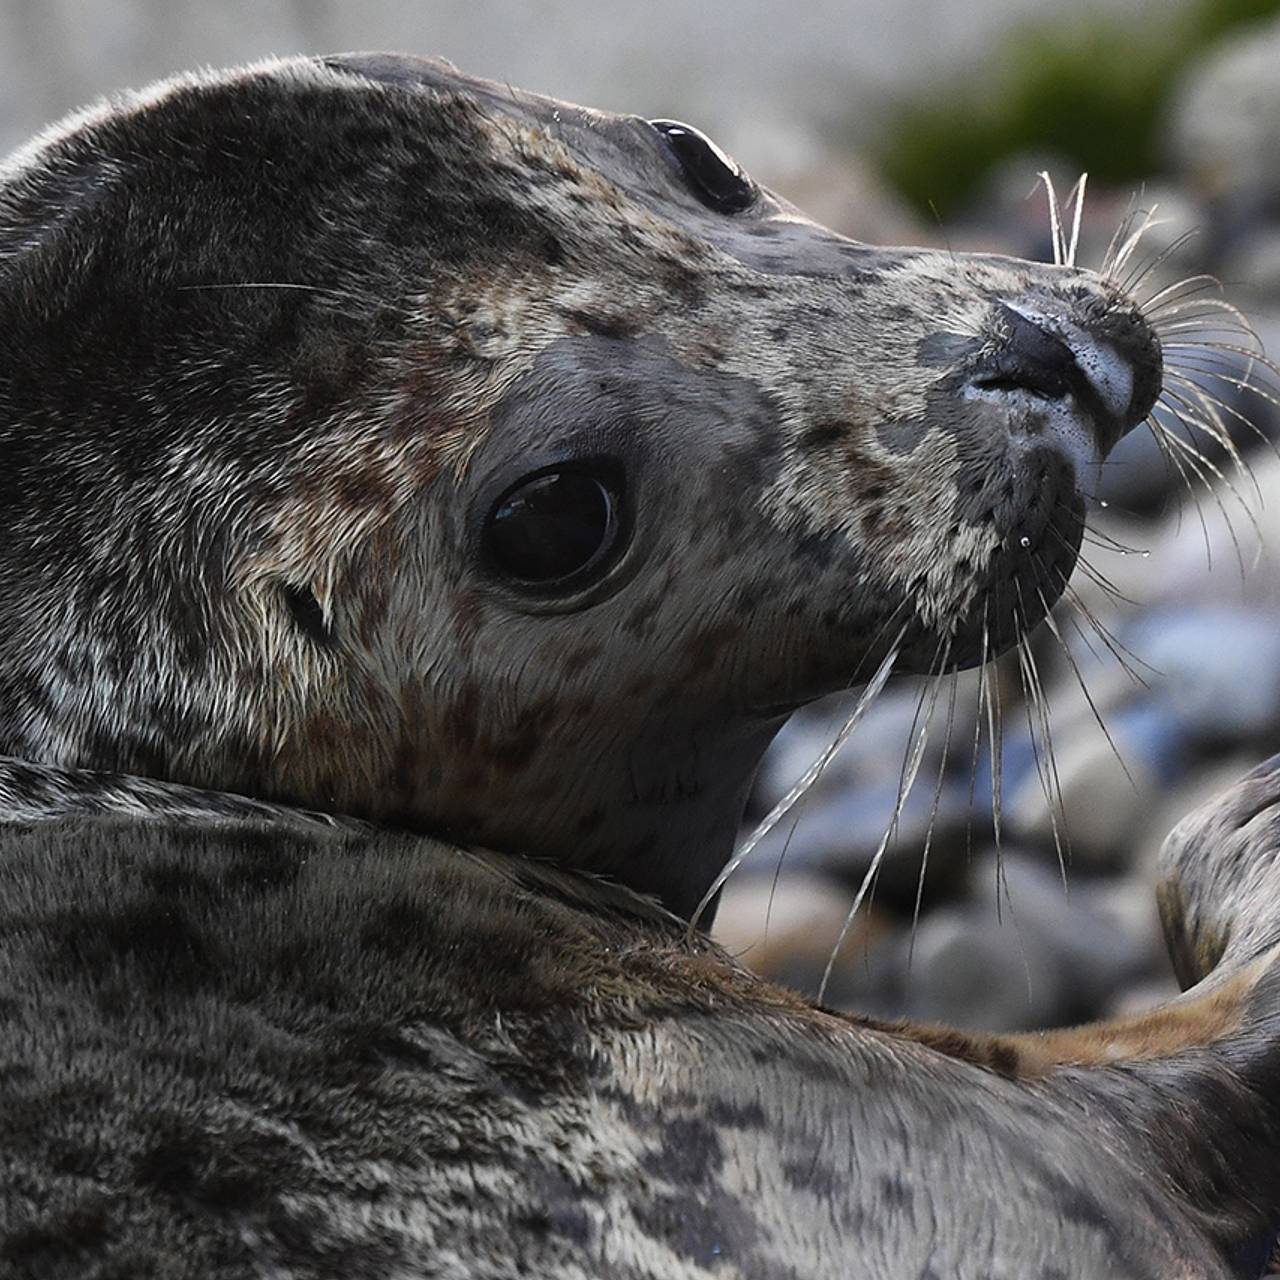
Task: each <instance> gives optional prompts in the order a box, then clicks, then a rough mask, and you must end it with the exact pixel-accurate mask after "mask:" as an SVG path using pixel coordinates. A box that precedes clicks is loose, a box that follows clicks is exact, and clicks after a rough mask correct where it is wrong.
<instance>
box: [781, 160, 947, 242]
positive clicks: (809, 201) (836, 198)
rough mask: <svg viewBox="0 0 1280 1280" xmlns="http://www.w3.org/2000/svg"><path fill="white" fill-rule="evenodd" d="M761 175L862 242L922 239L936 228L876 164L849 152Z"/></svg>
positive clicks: (819, 219) (823, 220)
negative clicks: (918, 213)
mask: <svg viewBox="0 0 1280 1280" xmlns="http://www.w3.org/2000/svg"><path fill="white" fill-rule="evenodd" d="M791 154H792V155H793V156H794V154H795V152H794V149H793V150H792V153H791ZM762 180H763V181H765V182H766V183H767V185H769V186H772V187H773V188H774V189H775V190H776V191H777V192H778V194H779V195H781V196H783V197H784V198H786V199H787V200H790V201H791V202H792V204H794V205H796V206H797V207H798V208H800V209H803V210H804V211H805V213H806V215H807V216H808V217H810V218H812V219H813V220H814V221H815V222H820V223H822V225H823V226H825V227H830V228H831V229H832V230H833V231H837V232H839V233H840V234H841V235H845V236H850V237H852V238H853V239H855V240H861V241H862V242H863V243H864V244H886V245H901V244H914V245H927V244H930V243H933V242H934V241H935V240H937V239H938V235H937V233H936V231H933V232H931V231H930V229H929V228H928V227H927V226H925V225H923V224H922V223H921V222H920V219H919V218H917V217H916V216H915V214H914V213H912V211H911V209H910V208H909V207H908V206H907V204H906V202H905V201H904V200H903V199H902V198H901V197H900V196H898V195H897V194H896V193H894V192H893V191H891V190H890V189H889V188H888V187H886V186H885V184H884V182H883V181H882V180H881V178H880V177H879V175H878V174H877V173H876V172H875V170H874V169H872V168H871V166H870V165H869V164H867V162H866V161H865V160H863V159H862V158H861V157H860V156H857V155H854V154H852V153H844V154H841V155H838V156H826V157H823V158H821V159H818V160H815V161H814V162H812V163H809V164H807V165H806V166H805V167H803V168H795V169H790V170H788V171H787V172H786V173H782V174H777V175H766V176H764V177H763V178H762Z"/></svg>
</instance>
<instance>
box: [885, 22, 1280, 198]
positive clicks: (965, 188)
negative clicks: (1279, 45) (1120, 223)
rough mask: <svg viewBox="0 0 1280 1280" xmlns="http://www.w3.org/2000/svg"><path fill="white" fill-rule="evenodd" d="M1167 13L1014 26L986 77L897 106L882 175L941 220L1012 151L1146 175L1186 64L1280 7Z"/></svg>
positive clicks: (1109, 174)
mask: <svg viewBox="0 0 1280 1280" xmlns="http://www.w3.org/2000/svg"><path fill="white" fill-rule="evenodd" d="M1169 8H1170V10H1171V12H1169V13H1168V14H1167V15H1166V16H1158V13H1159V11H1154V12H1153V11H1148V13H1147V14H1146V15H1145V17H1144V18H1143V19H1141V20H1129V21H1128V22H1126V21H1124V20H1122V19H1119V18H1116V17H1111V16H1105V15H1097V14H1094V15H1089V16H1082V17H1079V18H1077V19H1074V20H1070V21H1066V22H1056V23H1037V24H1035V25H1029V26H1023V27H1020V28H1017V29H1015V30H1014V31H1013V32H1012V33H1011V34H1010V35H1009V36H1008V38H1007V39H1006V41H1005V43H1004V45H1003V47H1002V48H1001V49H1000V51H999V52H998V54H996V55H995V56H994V57H993V58H992V60H991V62H990V63H989V64H988V66H987V68H986V69H985V70H984V71H981V72H979V73H978V74H974V73H973V72H970V73H968V74H966V75H964V76H963V77H957V78H956V79H955V81H954V82H953V83H952V84H950V85H949V86H947V87H946V88H945V89H944V90H942V91H934V92H933V93H931V94H930V95H929V96H928V97H926V98H924V99H922V100H917V101H915V102H912V103H908V104H906V105H904V106H903V107H902V108H901V109H900V111H899V112H898V113H897V114H896V118H895V123H894V124H893V126H892V127H891V128H890V129H889V131H888V133H887V135H886V136H885V138H884V139H883V140H882V142H881V143H880V145H879V146H878V148H877V159H878V161H879V164H880V168H881V170H882V172H883V173H884V174H885V176H886V177H887V178H888V179H889V180H890V181H891V182H892V183H893V184H894V185H895V186H896V187H897V188H898V189H899V190H900V191H901V192H902V193H903V194H904V195H905V196H906V197H907V198H908V199H909V200H911V201H912V203H914V204H915V205H916V206H917V207H919V208H920V209H922V210H925V209H930V208H933V209H937V210H938V211H939V212H943V213H945V212H947V211H949V210H952V209H955V208H956V207H957V206H958V205H961V204H962V203H963V202H964V200H965V199H966V197H968V196H969V195H970V194H971V193H972V191H973V189H974V187H975V185H976V184H977V183H979V182H980V181H981V180H982V178H983V176H984V175H985V174H986V173H987V172H988V170H989V169H990V168H991V166H992V165H994V164H995V163H996V162H997V161H999V160H1001V159H1002V158H1003V157H1005V156H1008V155H1010V154H1012V153H1014V152H1018V151H1025V150H1050V151H1053V152H1055V153H1057V154H1059V155H1061V156H1063V157H1065V158H1066V159H1068V160H1069V161H1071V162H1072V164H1073V165H1075V166H1078V167H1079V168H1080V169H1082V170H1086V171H1087V172H1088V173H1089V175H1090V176H1091V177H1092V178H1095V179H1099V180H1101V181H1104V182H1124V181H1129V180H1133V179H1137V178H1143V177H1146V176H1148V175H1149V174H1151V173H1152V172H1154V171H1155V170H1157V169H1158V168H1159V166H1160V160H1161V156H1160V154H1159V145H1160V124H1161V121H1162V119H1163V117H1164V112H1165V108H1166V106H1167V103H1168V100H1169V96H1170V94H1171V93H1172V92H1173V90H1174V89H1175V87H1176V85H1177V83H1178V80H1179V78H1180V76H1181V74H1182V72H1183V69H1184V68H1185V66H1186V65H1187V63H1188V62H1190V61H1191V60H1192V59H1193V58H1194V57H1195V56H1196V55H1198V54H1200V53H1201V52H1203V51H1204V49H1205V48H1206V47H1207V46H1208V45H1209V44H1211V43H1212V42H1213V41H1214V40H1216V39H1217V38H1218V37H1219V36H1221V35H1223V34H1224V33H1226V32H1227V31H1230V30H1232V29H1233V28H1235V27H1238V26H1241V25H1243V24H1245V23H1249V22H1255V21H1258V20H1260V19H1262V18H1266V17H1269V16H1271V15H1273V14H1275V13H1277V12H1280V0H1195V2H1194V3H1192V4H1189V5H1187V6H1185V7H1184V6H1177V7H1175V6H1173V5H1172V4H1171V5H1170V6H1169Z"/></svg>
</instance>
